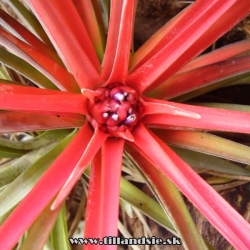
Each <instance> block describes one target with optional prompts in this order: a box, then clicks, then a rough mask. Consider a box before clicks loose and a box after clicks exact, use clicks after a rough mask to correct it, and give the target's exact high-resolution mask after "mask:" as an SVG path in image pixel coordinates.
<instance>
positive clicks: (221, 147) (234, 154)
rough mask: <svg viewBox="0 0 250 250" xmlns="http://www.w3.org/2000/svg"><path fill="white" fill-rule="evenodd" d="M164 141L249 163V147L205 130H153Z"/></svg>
mask: <svg viewBox="0 0 250 250" xmlns="http://www.w3.org/2000/svg"><path fill="white" fill-rule="evenodd" d="M153 131H154V133H155V134H156V135H157V136H159V137H160V138H161V139H162V140H163V141H164V142H166V143H168V144H171V145H174V146H178V147H181V148H186V149H190V150H194V151H197V152H201V153H205V154H209V155H214V156H218V157H221V158H225V159H228V160H231V161H236V162H241V163H245V164H248V165H250V155H249V152H250V147H248V146H245V145H243V144H240V143H236V142H234V141H230V140H227V139H224V138H222V137H219V136H216V135H212V134H209V133H205V132H193V131H176V130H175V131H173V130H172V131H169V130H153Z"/></svg>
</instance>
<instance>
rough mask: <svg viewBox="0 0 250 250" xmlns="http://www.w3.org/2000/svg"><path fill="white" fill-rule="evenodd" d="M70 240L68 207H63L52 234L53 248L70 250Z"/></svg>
mask: <svg viewBox="0 0 250 250" xmlns="http://www.w3.org/2000/svg"><path fill="white" fill-rule="evenodd" d="M68 238H69V236H68V229H67V214H66V207H65V206H63V207H62V209H61V211H60V213H59V216H58V218H57V221H56V224H55V226H54V228H53V230H52V233H51V243H52V246H53V247H54V249H60V250H69V249H70V247H69V240H68Z"/></svg>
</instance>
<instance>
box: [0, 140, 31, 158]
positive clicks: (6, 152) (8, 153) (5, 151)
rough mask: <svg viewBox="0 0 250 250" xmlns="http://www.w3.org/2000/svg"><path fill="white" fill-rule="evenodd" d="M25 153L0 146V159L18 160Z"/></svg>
mask: <svg viewBox="0 0 250 250" xmlns="http://www.w3.org/2000/svg"><path fill="white" fill-rule="evenodd" d="M0 139H1V138H0ZM26 153H27V151H25V150H20V149H14V148H7V147H4V146H1V145H0V158H18V157H20V156H22V155H24V154H26Z"/></svg>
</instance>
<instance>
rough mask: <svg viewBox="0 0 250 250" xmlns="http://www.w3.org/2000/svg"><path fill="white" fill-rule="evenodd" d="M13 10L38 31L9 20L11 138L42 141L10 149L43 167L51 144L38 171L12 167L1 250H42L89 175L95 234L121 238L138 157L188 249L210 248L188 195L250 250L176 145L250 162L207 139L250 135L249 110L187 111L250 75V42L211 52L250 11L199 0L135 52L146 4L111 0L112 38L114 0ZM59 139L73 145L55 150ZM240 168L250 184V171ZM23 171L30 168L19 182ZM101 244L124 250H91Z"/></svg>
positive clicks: (224, 0) (243, 151)
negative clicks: (122, 210)
mask: <svg viewBox="0 0 250 250" xmlns="http://www.w3.org/2000/svg"><path fill="white" fill-rule="evenodd" d="M5 2H6V1H5V0H2V3H5ZM7 2H8V3H9V4H10V5H11V6H12V8H13V9H14V10H15V11H16V13H17V14H18V17H19V19H20V20H21V21H22V23H23V24H24V25H26V27H27V28H25V27H24V26H22V25H21V24H20V23H18V22H17V21H16V20H15V19H14V18H12V17H11V16H10V15H9V14H7V13H6V12H5V11H3V10H1V11H0V16H1V26H2V27H1V30H0V44H1V48H0V60H1V62H2V68H1V75H2V80H1V84H0V91H1V92H0V108H1V112H0V122H1V127H0V131H1V133H11V132H17V131H31V132H33V135H34V136H35V137H34V139H31V140H30V141H27V142H16V143H13V142H11V141H9V142H8V143H9V144H8V143H7V142H6V140H5V141H4V140H3V141H4V142H2V141H1V145H3V147H4V148H5V149H6V148H8V149H9V151H8V152H9V155H11V154H12V156H13V155H15V157H18V155H23V156H22V157H28V154H30V155H31V154H32V156H33V157H35V155H39V153H37V149H38V148H42V147H45V145H47V146H48V145H50V148H47V149H46V150H47V151H46V152H44V153H43V154H42V155H41V154H40V156H37V157H38V158H36V159H33V162H35V163H33V164H31V163H30V164H29V167H27V168H26V169H21V167H20V165H21V163H20V164H19V165H18V162H17V164H16V166H13V164H7V166H6V167H4V168H1V175H2V176H4V180H5V182H4V181H2V184H1V185H2V187H1V193H0V199H1V208H0V210H1V211H0V212H1V217H0V218H1V223H2V224H1V227H0V249H3V250H7V249H12V248H13V247H15V246H16V244H17V242H18V241H19V240H20V239H21V238H22V241H21V242H19V244H20V245H19V246H21V247H22V249H41V248H42V247H43V244H45V243H46V240H47V237H48V235H49V231H48V230H50V229H51V228H52V226H53V224H54V222H55V220H56V218H57V216H58V214H59V211H60V210H61V208H62V207H63V204H64V202H65V200H66V199H67V197H68V195H69V193H70V191H71V190H72V188H73V187H74V185H75V184H76V182H77V180H78V179H79V178H80V177H81V176H82V175H83V173H85V175H87V176H89V190H88V199H87V210H86V217H85V218H86V223H85V232H84V237H85V238H89V237H91V238H100V239H102V238H104V237H107V236H117V233H118V230H117V221H118V213H119V196H120V195H121V198H123V197H124V192H125V191H126V190H125V191H124V189H122V188H124V185H125V184H124V180H123V179H122V181H120V179H121V166H122V157H123V153H124V152H126V154H129V155H130V157H131V158H132V159H133V162H136V163H137V165H138V167H139V169H140V171H141V173H142V175H143V176H145V178H146V179H147V180H148V182H149V183H150V186H151V187H152V190H153V192H154V193H155V195H156V197H157V198H158V199H159V202H160V204H161V205H162V207H163V208H164V210H165V211H166V214H167V215H168V216H169V218H170V220H171V222H172V223H173V232H175V233H176V235H178V236H179V237H180V238H181V240H182V243H183V245H184V246H185V247H186V248H187V249H206V248H207V247H208V246H207V245H206V243H204V241H203V239H202V237H200V236H199V234H198V233H197V232H196V229H195V227H194V226H193V224H192V223H191V222H190V221H189V217H188V215H187V213H186V212H184V211H183V210H182V209H179V208H180V207H181V208H182V203H181V202H182V200H181V196H180V195H179V193H178V190H177V189H176V187H177V188H178V189H179V190H180V191H181V192H182V193H183V194H184V195H185V196H186V197H187V198H188V199H189V200H190V201H191V202H192V203H193V204H194V205H195V206H196V207H197V208H198V210H199V211H200V212H201V213H202V214H203V215H204V216H205V217H206V218H207V219H208V220H209V221H210V222H211V223H212V224H213V225H214V227H215V228H216V229H217V230H218V231H219V232H220V233H221V234H222V235H223V236H224V237H225V238H226V239H227V240H228V241H229V242H230V243H231V244H232V245H233V246H234V247H235V248H236V249H241V250H243V249H250V237H249V235H250V225H249V223H248V222H247V221H246V220H245V219H244V218H243V217H242V216H241V215H239V214H238V213H237V212H236V211H235V210H234V209H233V208H232V207H231V206H230V205H229V204H228V203H227V202H226V201H225V200H224V199H223V198H222V197H221V196H220V195H219V194H218V193H217V192H216V191H215V190H214V189H213V188H212V187H211V186H210V185H209V184H208V183H207V182H206V181H205V180H203V179H202V178H201V177H200V176H199V175H198V174H197V173H196V172H195V171H194V170H193V169H192V168H191V167H189V166H188V164H187V163H186V162H185V161H183V160H182V159H181V158H180V157H179V156H178V155H177V154H176V153H175V151H174V150H173V149H172V148H170V147H169V146H168V145H167V144H172V145H175V146H177V147H179V148H184V149H185V148H186V149H191V150H194V151H199V152H202V153H204V155H205V154H208V155H214V156H217V157H220V158H225V159H228V160H233V161H236V162H241V163H244V164H250V158H249V148H248V147H247V146H244V145H241V144H238V143H235V142H233V141H230V140H226V139H223V138H221V137H219V136H215V135H212V134H210V133H207V131H226V132H236V133H245V134H246V133H248V134H249V133H250V122H249V121H250V113H249V112H247V111H249V110H248V107H242V106H237V107H235V106H233V107H232V109H239V110H232V109H231V108H230V107H231V106H230V105H217V106H218V107H205V104H204V105H203V104H200V105H190V104H184V103H181V101H184V100H189V99H190V98H192V97H194V96H197V95H200V94H201V93H205V92H207V91H210V90H212V89H216V88H220V87H221V86H225V85H226V84H232V83H234V82H237V81H240V80H242V79H247V77H248V76H249V62H250V57H249V55H248V54H249V50H250V41H249V40H244V41H242V42H238V43H236V44H233V45H229V46H226V47H223V48H221V49H218V50H215V51H213V52H210V53H207V54H204V55H201V56H199V55H200V54H201V53H202V52H203V51H204V50H205V49H206V48H208V47H209V46H210V45H211V44H212V43H213V42H214V41H216V40H217V39H218V38H219V37H220V36H222V35H223V34H224V33H225V32H226V31H228V30H229V29H231V28H232V27H233V26H234V25H235V24H236V23H237V22H239V21H240V20H241V19H243V18H244V17H245V16H246V15H248V14H249V12H250V2H249V1H242V0H207V1H205V0H197V1H195V2H194V3H193V4H191V5H190V6H188V7H187V8H185V9H184V10H183V11H182V12H180V13H179V14H178V15H177V16H176V17H175V18H174V19H172V20H171V21H169V22H168V23H167V24H166V25H165V26H164V27H163V28H161V29H160V30H159V31H158V32H157V33H156V34H155V35H154V36H153V37H151V38H150V39H149V40H148V41H147V42H146V43H145V44H144V45H143V46H141V47H140V48H139V49H138V50H137V51H136V52H135V53H133V52H131V47H132V45H131V41H132V38H133V22H134V17H135V9H136V4H137V3H136V2H137V1H136V0H122V1H115V0H112V1H111V2H110V16H109V15H106V17H109V18H108V19H109V23H108V29H107V39H106V38H105V36H106V35H105V29H104V25H103V21H102V15H101V12H105V8H102V9H100V6H104V2H106V1H100V2H98V1H97V0H92V1H91V0H84V1H81V0H79V1H78V0H72V1H71V0H64V1H61V0H43V1H39V0H25V1H23V2H24V3H25V5H23V4H22V3H21V2H19V1H17V0H9V1H7ZM105 6H106V5H105ZM197 56H199V57H197ZM170 99H174V100H175V102H173V101H169V100H170ZM206 105H207V106H209V104H206ZM215 106H216V105H215ZM243 108H245V111H242V110H241V109H243ZM73 129H74V130H73ZM39 131H47V132H39ZM201 131H205V132H201ZM37 135H38V136H37ZM51 138H53V140H54V142H53V143H56V142H55V141H59V143H56V144H53V146H51V145H52V141H53V140H52V139H51ZM4 143H5V144H4ZM39 143H40V144H39ZM46 143H47V144H46ZM166 143H167V144H166ZM13 145H15V147H16V149H15V150H14V149H13V150H12V151H11V150H10V149H11V148H14V146H13ZM18 145H19V146H18ZM18 147H19V148H18ZM25 147H26V148H25ZM25 150H26V151H25ZM32 150H33V151H34V152H35V153H36V154H35V153H34V152H33V151H32ZM183 152H184V151H181V153H180V155H182V154H183ZM190 152H191V151H190ZM177 153H178V150H177ZM196 154H197V155H198V153H196ZM8 157H11V156H8ZM197 157H198V156H197ZM211 157H212V156H211ZM13 158H14V156H13ZM191 158H192V157H191ZM193 158H194V159H196V156H193ZM215 158H216V157H215ZM27 159H31V158H29V157H28V158H27ZM213 159H214V158H213ZM216 159H218V161H219V158H216ZM21 160H22V158H20V159H19V161H21ZM220 160H222V159H220ZM89 164H90V165H91V167H90V170H89V169H88V168H87V167H88V165H89ZM228 164H229V163H228ZM232 165H233V163H232ZM235 167H236V169H237V170H239V169H241V170H239V171H242V172H243V173H244V174H245V175H246V176H248V177H249V171H248V170H247V169H244V168H240V167H238V166H236V165H235ZM237 167H238V168H237ZM14 168H16V169H18V170H19V171H20V172H19V173H18V174H17V176H16V177H15V178H13V177H11V178H9V179H8V176H9V175H11V176H13V175H14V174H13V173H11V171H14V170H13V169H14ZM24 170H25V171H24ZM242 172H241V173H242ZM5 173H9V175H5ZM15 174H16V173H15ZM18 175H20V176H19V177H18ZM6 176H7V177H6ZM6 179H8V180H6ZM120 182H122V183H120ZM22 183H28V184H27V185H26V184H25V185H24V184H22ZM21 184H22V185H21ZM173 184H174V185H173ZM19 185H20V186H19ZM120 185H121V186H122V185H123V186H122V187H121V194H120ZM126 185H127V184H126ZM21 187H22V188H21ZM20 189H21V190H20ZM18 192H19V193H18ZM15 194H19V195H16V196H14V198H13V195H15ZM122 195H123V197H122ZM128 195H131V196H132V195H133V194H132V192H131V194H128ZM17 196H18V197H17ZM137 198H138V199H139V197H137ZM6 204H7V205H6ZM141 205H142V203H141ZM63 210H64V209H62V212H63ZM64 213H65V211H64ZM59 217H60V215H59ZM44 223H45V224H46V225H45V226H44ZM45 228H47V229H46V230H45ZM39 229H40V230H43V229H44V230H45V231H44V232H43V233H42V234H41V231H39ZM27 230H28V233H27V232H26V231H27ZM39 234H40V238H41V239H42V240H41V241H38V240H37V238H38V235H39ZM23 235H25V236H24V237H22V236H23ZM61 240H62V239H61ZM37 242H39V244H40V245H37ZM34 243H35V244H36V245H35V246H34ZM32 244H33V245H32ZM58 244H59V243H58ZM100 247H101V248H107V249H115V248H116V246H113V245H105V246H104V245H102V246H100V245H89V244H88V245H86V246H85V248H86V249H92V248H93V249H99V248H100ZM56 249H63V248H60V246H57V247H56Z"/></svg>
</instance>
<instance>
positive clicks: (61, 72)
mask: <svg viewBox="0 0 250 250" xmlns="http://www.w3.org/2000/svg"><path fill="white" fill-rule="evenodd" d="M0 43H1V45H3V46H4V47H5V48H6V49H7V50H9V51H11V52H12V53H13V54H15V55H16V56H18V57H20V58H22V59H23V60H25V61H26V62H28V63H29V64H30V65H32V66H33V67H35V68H36V69H37V70H39V71H40V72H41V73H43V74H44V75H45V76H46V77H47V78H48V79H49V80H51V81H52V82H53V83H54V84H55V85H56V86H57V87H58V88H59V89H61V90H63V91H65V90H67V91H72V92H79V87H78V85H77V83H76V81H75V79H74V77H73V76H72V75H71V74H70V73H69V72H68V71H67V70H66V69H64V68H63V67H62V66H61V65H60V64H57V63H56V62H55V61H54V60H52V59H51V58H50V57H48V56H47V55H46V54H44V53H41V51H38V50H36V49H35V48H33V47H31V46H30V45H28V44H27V43H24V42H23V41H21V40H19V39H18V38H16V37H15V36H13V35H11V34H10V33H8V32H6V31H5V30H3V29H0Z"/></svg>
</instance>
